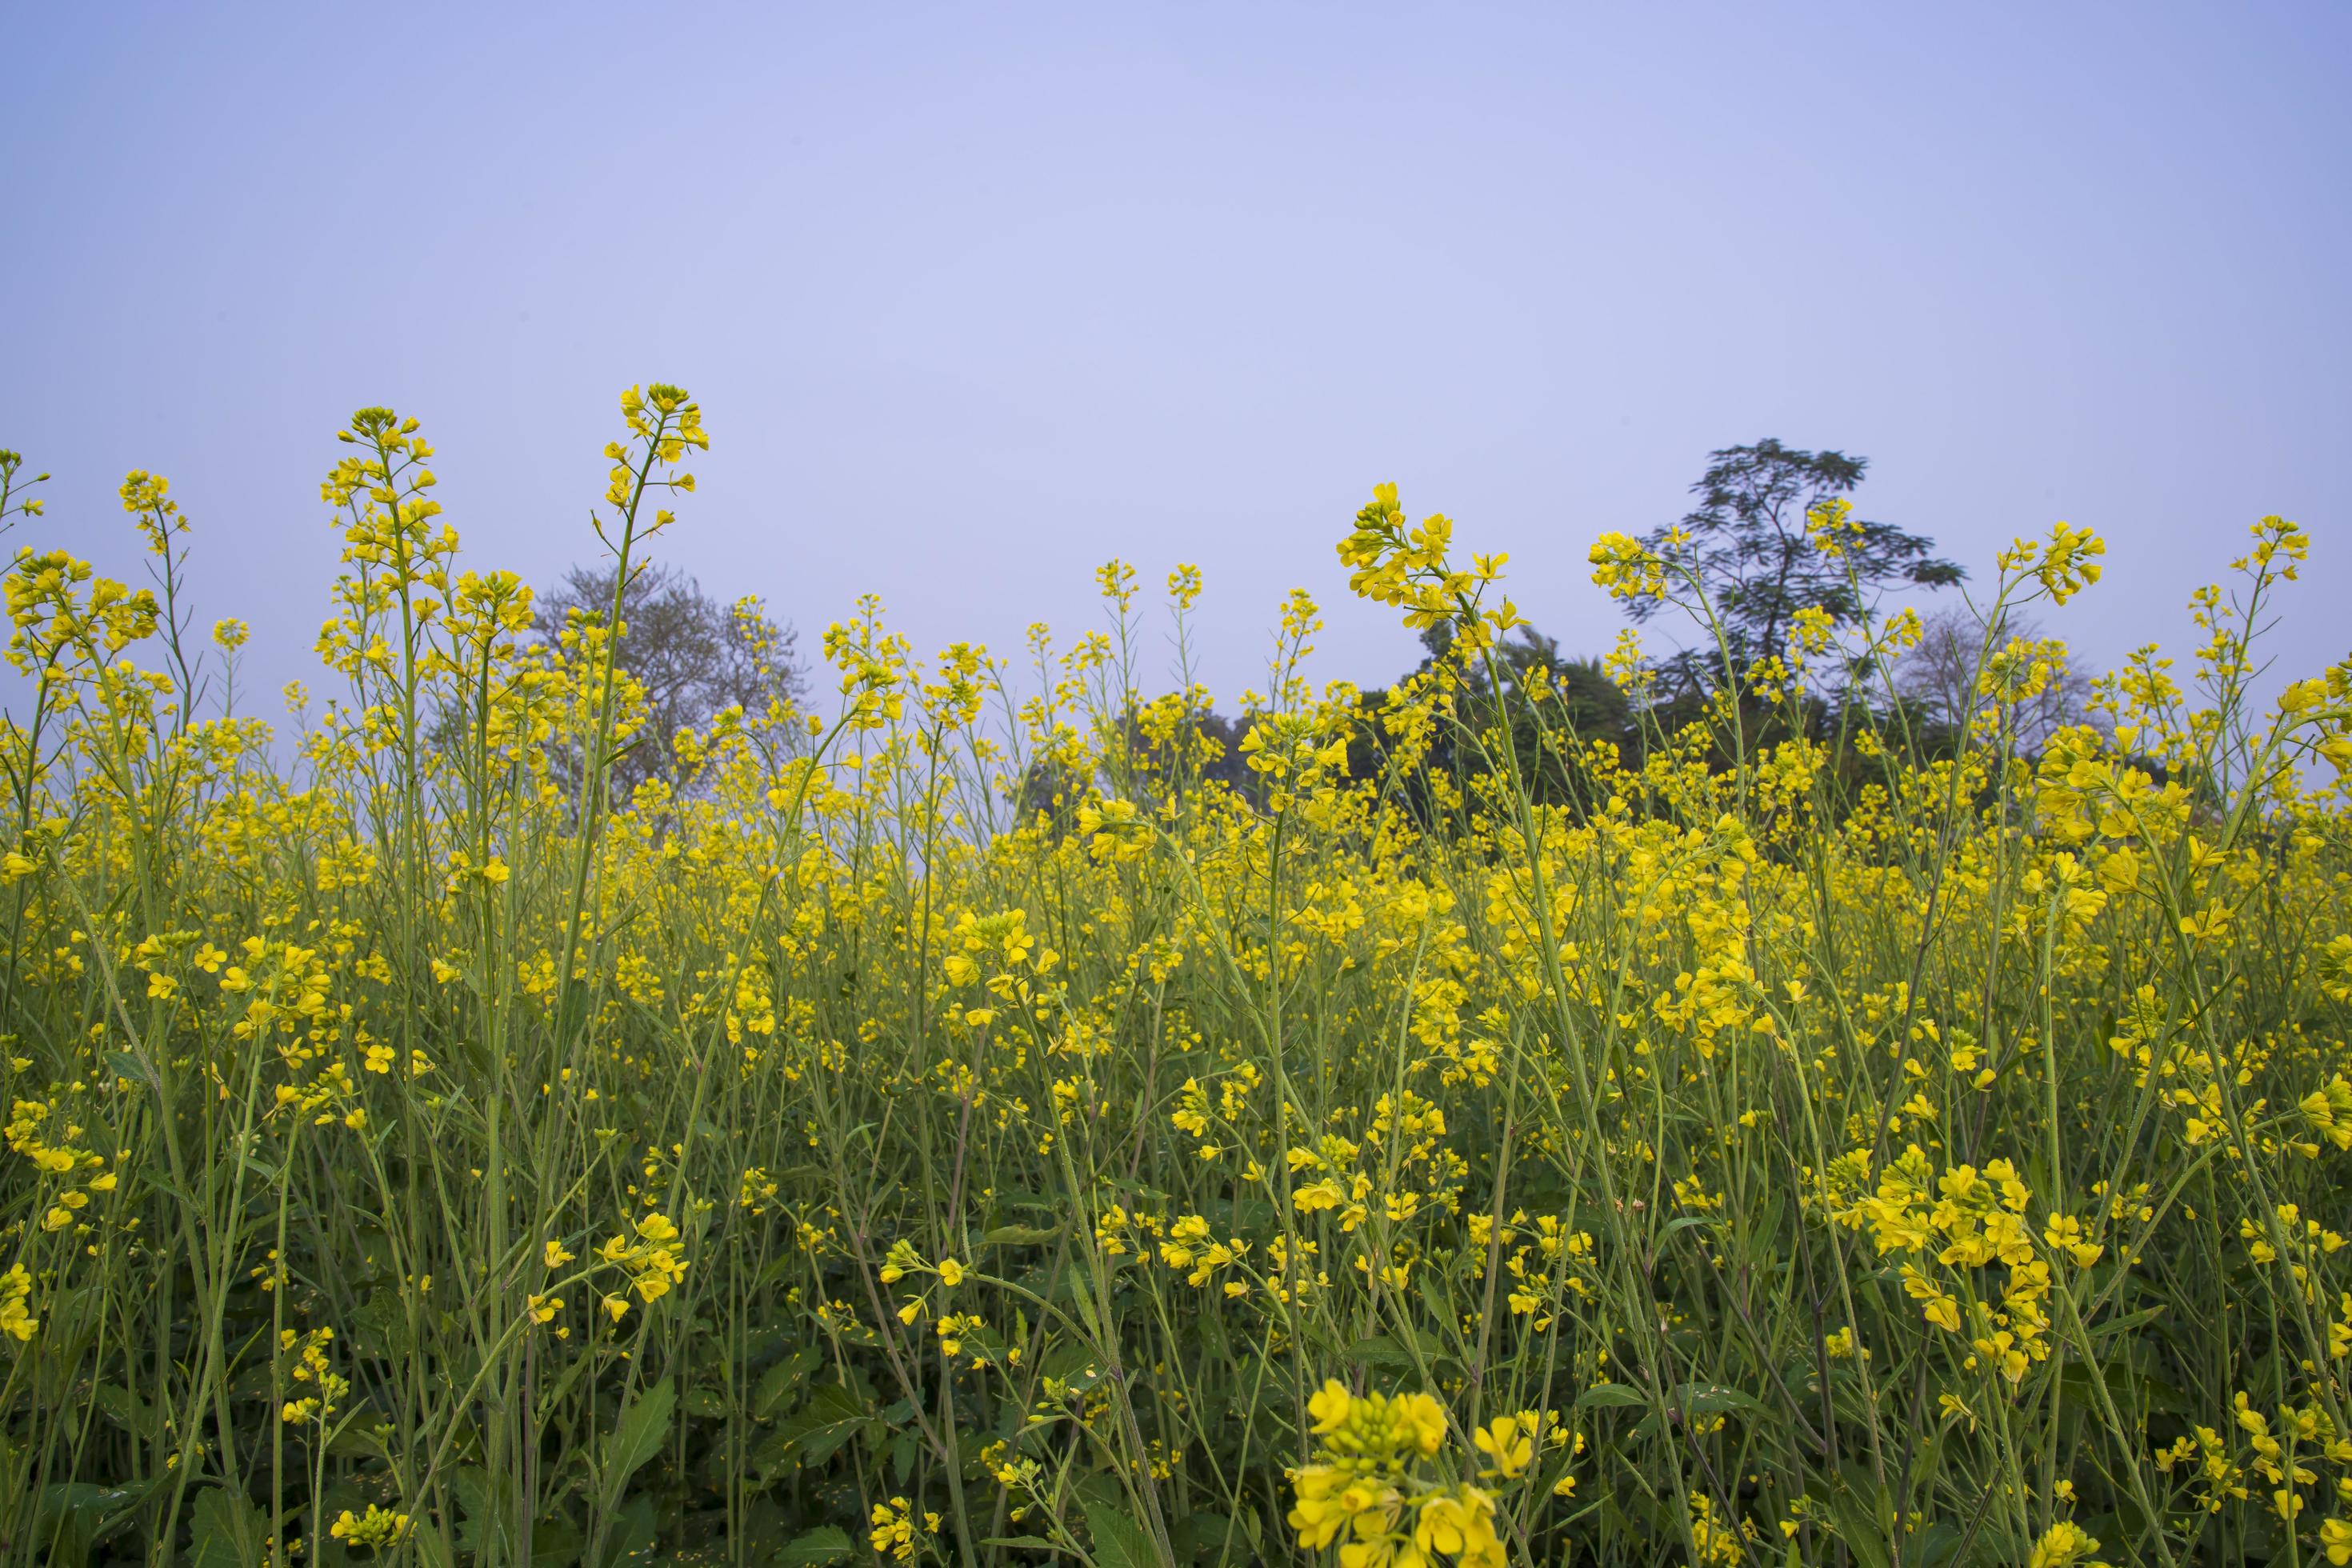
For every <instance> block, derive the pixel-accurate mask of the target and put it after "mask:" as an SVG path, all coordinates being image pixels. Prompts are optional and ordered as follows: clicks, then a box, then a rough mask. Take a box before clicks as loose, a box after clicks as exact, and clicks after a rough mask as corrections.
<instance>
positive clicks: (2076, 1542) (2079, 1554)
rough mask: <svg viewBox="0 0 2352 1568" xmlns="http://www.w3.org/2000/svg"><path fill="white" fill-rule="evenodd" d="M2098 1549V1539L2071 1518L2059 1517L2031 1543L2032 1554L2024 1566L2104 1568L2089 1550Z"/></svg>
mask: <svg viewBox="0 0 2352 1568" xmlns="http://www.w3.org/2000/svg"><path fill="white" fill-rule="evenodd" d="M2098 1549H2099V1542H2098V1541H2097V1539H2096V1538H2095V1537H2094V1536H2092V1535H2091V1534H2090V1533H2089V1532H2088V1531H2085V1530H2084V1528H2083V1527H2082V1526H2081V1525H2079V1524H2076V1523H2075V1522H2074V1521H2073V1520H2071V1519H2062V1520H2060V1521H2058V1522H2057V1523H2055V1524H2053V1525H2052V1526H2051V1527H2050V1528H2049V1530H2048V1531H2045V1532H2044V1533H2043V1534H2042V1539H2041V1540H2040V1541H2038V1542H2034V1546H2033V1555H2032V1556H2031V1557H2029V1558H2027V1559H2026V1560H2025V1568H2107V1565H2106V1564H2105V1563H2094V1562H2092V1561H2091V1560H2090V1556H2091V1553H2092V1552H2096V1551H2097V1550H2098Z"/></svg>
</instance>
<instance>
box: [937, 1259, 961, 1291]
mask: <svg viewBox="0 0 2352 1568" xmlns="http://www.w3.org/2000/svg"><path fill="white" fill-rule="evenodd" d="M962 1283H963V1265H962V1264H961V1263H958V1262H957V1261H956V1260H955V1259H954V1258H940V1284H942V1285H961V1284H962Z"/></svg>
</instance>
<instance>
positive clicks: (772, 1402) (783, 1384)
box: [751, 1347, 817, 1421]
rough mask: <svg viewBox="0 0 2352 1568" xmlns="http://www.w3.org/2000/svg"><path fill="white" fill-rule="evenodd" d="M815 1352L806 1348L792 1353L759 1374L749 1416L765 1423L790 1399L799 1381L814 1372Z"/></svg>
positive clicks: (752, 1394)
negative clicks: (758, 1383)
mask: <svg viewBox="0 0 2352 1568" xmlns="http://www.w3.org/2000/svg"><path fill="white" fill-rule="evenodd" d="M816 1360H817V1358H816V1352H815V1351H814V1350H811V1349H808V1348H806V1347H803V1348H802V1349H800V1350H797V1351H794V1352H793V1353H792V1354H791V1355H789V1356H786V1357H785V1358H784V1359H783V1360H782V1361H780V1362H778V1363H776V1364H775V1365H773V1366H772V1367H770V1368H769V1369H768V1370H767V1371H765V1372H763V1373H761V1374H760V1385H759V1387H757V1388H756V1389H754V1390H752V1392H751V1414H752V1415H757V1416H758V1417H759V1418H760V1419H761V1420H762V1421H765V1420H767V1419H769V1418H770V1417H771V1416H772V1415H775V1413H776V1411H777V1408H778V1407H779V1406H781V1405H782V1404H783V1403H784V1401H785V1400H786V1399H787V1398H789V1397H791V1395H792V1392H793V1390H794V1389H796V1388H798V1387H799V1386H800V1385H801V1380H802V1379H803V1378H805V1377H806V1376H808V1374H809V1373H812V1372H814V1371H815V1370H816Z"/></svg>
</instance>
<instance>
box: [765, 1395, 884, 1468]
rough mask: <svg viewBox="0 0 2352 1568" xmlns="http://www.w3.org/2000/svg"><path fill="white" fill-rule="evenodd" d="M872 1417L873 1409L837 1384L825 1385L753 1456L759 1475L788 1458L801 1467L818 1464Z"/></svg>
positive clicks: (854, 1434) (822, 1462)
mask: <svg viewBox="0 0 2352 1568" xmlns="http://www.w3.org/2000/svg"><path fill="white" fill-rule="evenodd" d="M873 1418H874V1410H873V1407H872V1406H871V1405H867V1404H866V1401H865V1400H863V1399H861V1398H859V1397H858V1396H857V1395H856V1394H855V1393H853V1392H852V1391H850V1390H849V1389H846V1388H844V1387H842V1386H841V1384H837V1383H829V1384H825V1385H824V1387H823V1388H820V1389H818V1390H817V1391H816V1392H815V1393H814V1394H811V1395H809V1402H808V1403H807V1404H806V1405H802V1406H801V1407H800V1409H799V1410H797V1411H795V1412H794V1413H793V1415H791V1416H789V1417H788V1418H786V1419H785V1420H783V1421H781V1422H779V1423H777V1425H776V1430H775V1432H774V1433H773V1434H772V1436H770V1437H769V1438H768V1440H767V1441H766V1442H765V1443H762V1444H761V1445H760V1451H759V1453H758V1454H757V1455H755V1456H754V1457H753V1463H754V1464H756V1465H757V1466H758V1467H759V1468H760V1469H761V1471H762V1472H763V1473H766V1472H772V1471H773V1470H774V1469H775V1468H776V1467H777V1466H779V1465H781V1464H782V1463H783V1462H784V1459H785V1457H786V1456H788V1455H795V1454H796V1455H797V1456H798V1457H799V1459H800V1462H801V1464H802V1465H803V1467H804V1468H805V1467H808V1466H814V1465H822V1464H824V1462H825V1461H826V1460H827V1459H829V1458H833V1456H834V1455H835V1453H836V1452H838V1451H839V1450H840V1448H841V1446H842V1445H843V1444H844V1443H846V1442H848V1441H849V1440H850V1438H852V1437H854V1436H856V1435H857V1431H858V1428H860V1427H861V1426H865V1425H866V1423H867V1422H868V1421H871V1420H872V1419H873Z"/></svg>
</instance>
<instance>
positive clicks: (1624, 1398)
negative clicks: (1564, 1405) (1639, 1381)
mask: <svg viewBox="0 0 2352 1568" xmlns="http://www.w3.org/2000/svg"><path fill="white" fill-rule="evenodd" d="M1649 1403H1650V1402H1649V1401H1648V1400H1646V1399H1644V1398H1643V1397H1642V1395H1641V1394H1639V1393H1637V1392H1636V1391H1635V1390H1633V1389H1631V1388H1628V1387H1626V1386H1625V1385H1624V1384H1622V1383H1596V1384H1593V1385H1592V1386H1591V1388H1588V1389H1586V1390H1585V1391H1584V1392H1583V1393H1582V1394H1580V1395H1579V1396H1578V1397H1577V1401H1576V1407H1577V1408H1578V1409H1579V1410H1600V1409H1604V1408H1608V1407H1612V1406H1630V1407H1633V1408H1636V1409H1638V1408H1640V1407H1642V1406H1643V1405H1648V1404H1649Z"/></svg>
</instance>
